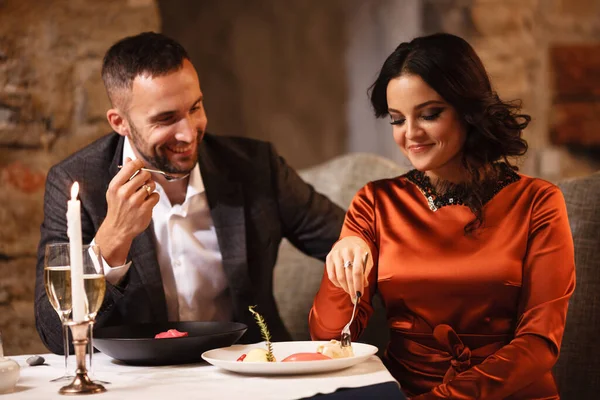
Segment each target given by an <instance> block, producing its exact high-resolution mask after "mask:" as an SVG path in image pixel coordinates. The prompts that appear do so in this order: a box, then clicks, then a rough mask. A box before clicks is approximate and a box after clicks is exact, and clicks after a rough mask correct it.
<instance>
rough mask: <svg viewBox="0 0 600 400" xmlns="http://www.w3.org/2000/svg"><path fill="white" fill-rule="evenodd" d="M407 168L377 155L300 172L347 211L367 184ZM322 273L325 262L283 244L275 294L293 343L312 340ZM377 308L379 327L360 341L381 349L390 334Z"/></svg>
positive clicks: (344, 158) (376, 324)
mask: <svg viewBox="0 0 600 400" xmlns="http://www.w3.org/2000/svg"><path fill="white" fill-rule="evenodd" d="M408 169H409V168H408V167H402V166H400V165H398V164H396V163H394V162H392V161H390V160H388V159H386V158H382V157H380V156H377V155H374V154H364V153H351V154H346V155H343V156H340V157H337V158H334V159H332V160H330V161H327V162H325V163H323V164H320V165H318V166H315V167H312V168H310V169H306V170H303V171H300V172H299V173H300V175H301V176H302V178H303V179H304V180H305V181H306V182H308V183H310V184H311V185H313V186H314V187H315V189H316V190H317V191H319V192H320V193H323V194H325V195H326V196H327V197H329V198H330V199H331V200H332V201H333V202H335V203H336V204H338V205H339V206H340V207H342V208H344V209H345V210H346V209H348V206H349V205H350V202H351V201H352V198H353V197H354V195H355V194H356V192H357V191H358V189H360V188H361V187H363V186H364V185H365V184H367V183H368V182H370V181H374V180H377V179H382V178H391V177H395V176H398V175H402V174H403V173H404V172H406V171H407V170H408ZM323 271H324V264H323V262H321V261H318V260H315V259H313V258H310V257H308V256H306V255H304V254H303V253H301V252H300V251H298V250H297V249H296V248H295V247H293V246H292V245H291V244H290V243H289V242H287V241H284V242H283V243H282V244H281V247H280V249H279V258H278V260H277V265H276V268H275V273H274V294H275V300H276V301H277V307H278V309H279V312H280V314H281V317H282V319H283V322H284V324H285V326H286V328H287V329H288V331H289V332H290V334H291V335H292V338H293V339H294V340H310V336H309V333H308V312H309V311H310V308H311V306H312V302H313V298H314V296H315V294H316V293H317V290H318V289H319V285H320V284H321V278H322V276H323ZM375 308H376V311H375V314H374V315H373V317H372V318H371V321H370V322H369V327H371V326H374V327H379V328H378V329H375V328H373V329H371V330H369V329H367V331H366V332H364V333H363V336H362V337H361V340H360V341H361V342H367V343H372V344H374V345H376V346H378V347H379V346H384V345H385V344H387V337H388V332H387V329H381V327H385V326H387V325H386V322H385V311H384V309H383V307H382V306H381V304H380V302H378V303H375ZM380 348H382V347H380Z"/></svg>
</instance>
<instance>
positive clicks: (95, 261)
mask: <svg viewBox="0 0 600 400" xmlns="http://www.w3.org/2000/svg"><path fill="white" fill-rule="evenodd" d="M83 252H84V257H83V287H84V291H85V299H86V303H85V310H86V315H87V318H88V320H89V321H90V330H89V342H88V353H89V364H90V365H89V374H90V376H93V375H94V369H93V368H94V364H93V355H94V321H95V320H96V315H97V314H98V311H99V310H100V307H101V306H102V302H103V301H104V294H105V293H106V280H105V279H104V269H103V267H102V257H101V255H100V248H99V247H98V246H93V245H88V246H83ZM96 382H98V383H101V384H107V383H110V382H106V381H99V380H96Z"/></svg>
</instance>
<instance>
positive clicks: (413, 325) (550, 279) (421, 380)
mask: <svg viewBox="0 0 600 400" xmlns="http://www.w3.org/2000/svg"><path fill="white" fill-rule="evenodd" d="M370 95H371V102H372V104H373V107H374V109H375V115H376V116H377V117H383V116H389V118H390V123H391V125H392V133H393V136H394V141H395V142H396V143H397V145H398V146H399V147H400V150H401V151H402V152H403V153H404V154H405V155H406V157H407V158H408V159H409V160H410V161H411V163H412V164H413V166H414V168H415V169H414V170H412V171H410V172H408V173H407V174H405V175H403V176H400V177H397V178H394V179H384V180H380V181H376V182H371V183H369V184H367V185H366V186H365V187H363V188H362V189H361V190H360V191H359V192H358V193H357V194H356V196H355V197H354V200H353V201H352V204H351V206H350V208H349V210H348V213H347V214H346V220H345V223H344V227H343V229H342V233H341V237H340V240H339V241H338V242H337V243H336V244H335V246H334V247H333V249H332V250H331V252H330V254H329V255H328V257H327V263H326V273H325V274H324V276H323V281H322V283H321V287H320V289H319V292H318V293H317V295H316V297H315V300H314V304H313V308H312V310H311V313H310V330H311V335H312V337H313V339H315V340H319V339H332V338H339V337H340V332H341V330H342V328H343V326H344V325H345V324H346V323H347V322H348V321H349V320H350V315H351V313H352V301H350V297H349V296H348V294H350V295H351V296H352V299H353V300H354V299H355V294H356V293H357V292H361V293H363V296H362V297H361V299H360V303H359V306H358V311H357V317H356V319H355V322H354V323H353V325H352V326H351V330H352V336H353V339H356V338H358V337H359V336H360V333H361V331H362V330H363V329H364V328H365V326H366V325H367V322H368V320H369V317H370V315H371V313H372V307H371V303H370V300H371V298H372V296H373V294H374V292H375V291H376V290H377V291H378V292H379V293H380V294H381V296H382V298H383V300H384V303H385V306H386V311H387V318H388V324H389V329H390V336H391V338H390V342H389V344H388V346H387V349H386V352H385V356H384V362H385V363H386V366H387V367H388V368H389V370H390V371H391V373H392V375H393V376H394V377H395V378H396V379H397V380H398V381H399V382H400V384H401V386H402V388H403V390H404V391H405V392H406V393H407V395H408V396H412V398H413V399H438V398H452V399H542V398H543V399H554V398H556V399H557V398H559V397H558V391H557V388H556V385H555V383H554V378H553V377H552V373H551V368H552V366H553V365H554V363H555V361H556V359H557V357H558V354H559V349H560V342H561V339H562V335H563V329H564V324H565V318H566V313H567V303H568V300H569V297H570V296H571V294H572V293H573V289H574V286H575V272H574V255H573V242H572V238H571V232H570V229H569V224H568V220H567V212H566V208H565V203H564V200H563V197H562V194H561V193H560V191H559V189H558V188H557V187H556V186H554V185H553V184H551V183H548V182H546V181H543V180H541V179H535V178H531V177H528V176H525V175H521V174H519V173H517V172H516V170H517V168H516V167H513V166H512V165H511V164H510V163H509V161H508V158H509V157H514V156H520V155H523V154H524V153H525V152H526V150H527V143H526V142H525V141H524V140H523V139H522V138H521V135H522V130H523V129H524V128H525V127H526V126H527V124H528V122H529V120H530V117H529V116H528V115H524V114H519V113H518V111H519V109H518V107H517V106H516V105H514V104H509V103H505V102H503V101H501V100H500V99H499V97H498V96H497V95H496V93H495V92H493V91H492V88H491V84H490V81H489V78H488V76H487V73H486V71H485V69H484V67H483V65H482V63H481V61H480V59H479V57H478V56H477V55H476V54H475V52H474V50H473V49H472V48H471V46H470V45H469V44H468V43H467V42H465V41H464V40H462V39H461V38H459V37H456V36H453V35H449V34H436V35H432V36H426V37H421V38H417V39H414V40H413V41H411V42H410V43H402V44H401V45H400V46H398V48H397V49H396V50H395V51H394V52H393V53H392V54H391V55H390V56H389V57H388V58H387V60H386V61H385V63H384V65H383V67H382V69H381V72H380V73H379V76H378V78H377V80H376V81H375V83H374V84H373V86H372V87H371V93H370ZM367 253H368V254H369V257H368V261H367V264H366V266H363V261H362V259H363V257H364V256H365V254H367ZM363 269H364V272H363Z"/></svg>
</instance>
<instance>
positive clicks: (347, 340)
mask: <svg viewBox="0 0 600 400" xmlns="http://www.w3.org/2000/svg"><path fill="white" fill-rule="evenodd" d="M368 259H369V253H367V254H365V257H364V258H363V268H366V266H367V260H368ZM361 296H362V293H361V292H359V291H357V292H356V300H355V301H354V308H353V309H352V316H351V317H350V322H348V323H347V324H346V326H344V329H342V336H341V338H340V344H341V346H342V347H349V346H352V340H351V337H352V334H351V333H350V325H352V321H354V314H356V306H357V305H358V303H359V302H360V298H361Z"/></svg>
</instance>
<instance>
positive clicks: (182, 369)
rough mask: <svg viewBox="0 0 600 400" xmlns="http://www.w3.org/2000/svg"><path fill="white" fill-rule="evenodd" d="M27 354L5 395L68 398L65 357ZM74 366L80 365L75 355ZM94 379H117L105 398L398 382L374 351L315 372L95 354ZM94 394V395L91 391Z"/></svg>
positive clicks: (310, 391) (264, 392) (220, 399)
mask: <svg viewBox="0 0 600 400" xmlns="http://www.w3.org/2000/svg"><path fill="white" fill-rule="evenodd" d="M27 357H29V356H27V355H24V356H13V357H10V358H12V359H14V360H15V361H17V362H18V363H19V365H20V366H21V378H20V379H19V382H18V384H17V387H16V389H15V391H14V392H13V393H10V394H4V395H2V394H0V400H5V399H10V400H12V399H15V400H17V399H36V400H37V399H44V400H45V399H49V400H50V399H62V400H64V399H65V398H69V397H81V396H62V395H59V394H58V390H59V389H60V388H61V387H62V386H64V385H65V384H66V383H64V382H61V383H51V382H49V381H50V379H53V378H56V377H58V376H60V375H62V373H63V365H64V364H63V357H62V356H57V355H54V354H44V355H43V357H44V358H45V359H46V364H49V366H46V365H41V366H35V367H30V366H29V365H27V363H26V362H25V360H26V359H27ZM69 366H70V368H71V369H72V370H75V358H74V356H71V357H70V360H69ZM94 370H95V376H94V378H97V379H101V380H105V381H109V382H111V383H110V384H109V385H105V387H106V389H107V392H106V393H102V394H97V395H93V396H92V398H98V399H99V400H100V399H101V400H109V399H110V400H112V399H115V400H123V399H126V400H136V399H140V400H152V399H160V400H181V399H216V400H226V399H235V400H252V399H257V400H269V399H277V400H288V399H289V400H291V399H298V398H302V397H310V396H313V395H315V394H318V393H332V392H334V391H336V390H337V389H340V388H353V387H360V386H367V385H373V384H376V383H383V382H389V381H394V379H393V377H392V376H391V375H390V373H389V372H388V371H387V369H385V367H384V366H383V363H382V362H381V360H380V359H379V358H378V357H376V356H372V357H371V358H369V359H368V360H367V361H365V362H363V363H360V364H358V365H355V366H353V367H350V368H347V369H345V370H341V371H337V372H330V373H325V374H315V375H296V376H276V377H253V376H245V375H239V374H235V373H232V372H228V371H225V370H222V369H219V368H217V367H214V366H212V365H210V364H207V363H199V364H188V365H177V366H163V367H135V366H128V365H124V364H121V363H118V362H115V361H113V360H112V359H111V358H110V357H108V356H106V355H104V354H102V353H96V354H94ZM87 397H88V398H89V396H87Z"/></svg>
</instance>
